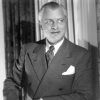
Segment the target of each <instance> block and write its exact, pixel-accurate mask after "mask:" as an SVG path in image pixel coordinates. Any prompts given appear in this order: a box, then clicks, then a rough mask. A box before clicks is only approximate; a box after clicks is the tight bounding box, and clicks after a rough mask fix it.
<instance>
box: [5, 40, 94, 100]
mask: <svg viewBox="0 0 100 100" xmlns="http://www.w3.org/2000/svg"><path fill="white" fill-rule="evenodd" d="M70 66H73V67H74V68H75V73H72V74H68V75H62V73H63V72H66V71H67V69H68V68H69V67H70ZM92 86H93V85H92V68H91V60H90V55H89V53H88V51H87V50H85V49H83V48H82V47H79V46H77V45H75V44H73V43H71V42H69V41H68V40H66V39H65V40H64V43H63V44H62V46H61V47H60V49H59V50H58V52H57V53H56V55H55V56H54V58H53V60H52V62H51V63H50V64H49V65H48V66H47V63H46V59H45V44H44V43H43V42H41V41H40V42H37V43H31V44H27V45H24V46H23V47H22V49H21V53H20V56H19V59H18V60H16V62H15V65H14V67H13V71H12V72H11V73H9V75H8V77H7V79H6V80H5V84H4V95H5V96H7V98H8V99H7V100H18V96H19V90H20V89H21V88H22V87H24V89H25V91H26V92H27V93H28V95H29V96H30V97H31V98H32V99H33V100H35V99H39V98H43V99H44V100H91V98H92V95H93V94H92V93H93V90H92V89H93V87H92ZM9 98H10V99H9Z"/></svg>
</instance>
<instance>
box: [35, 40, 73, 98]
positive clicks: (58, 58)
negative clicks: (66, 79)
mask: <svg viewBox="0 0 100 100" xmlns="http://www.w3.org/2000/svg"><path fill="white" fill-rule="evenodd" d="M71 61H72V60H71V49H70V43H69V41H67V40H66V39H65V40H64V42H63V44H62V46H61V47H60V48H59V50H58V52H57V53H56V55H55V57H54V58H53V60H52V62H51V63H50V64H49V66H48V70H47V72H46V74H45V76H44V78H43V80H42V82H41V84H40V86H39V89H38V91H37V94H36V97H38V96H45V94H48V89H49V87H50V86H51V85H50V83H51V84H52V85H53V84H54V83H53V82H55V81H56V82H57V81H58V79H59V77H60V76H59V75H61V74H62V72H64V71H65V70H67V69H68V67H69V66H70V64H71ZM57 77H58V78H57ZM62 84H63V82H62ZM57 85H58V86H60V85H61V83H59V82H58V84H57ZM44 91H45V92H44ZM51 94H52V91H51Z"/></svg>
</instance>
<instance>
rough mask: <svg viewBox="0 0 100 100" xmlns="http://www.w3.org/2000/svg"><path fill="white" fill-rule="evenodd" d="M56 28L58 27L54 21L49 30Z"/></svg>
mask: <svg viewBox="0 0 100 100" xmlns="http://www.w3.org/2000/svg"><path fill="white" fill-rule="evenodd" d="M57 27H58V25H57V22H56V21H54V22H53V23H52V25H51V28H52V29H57Z"/></svg>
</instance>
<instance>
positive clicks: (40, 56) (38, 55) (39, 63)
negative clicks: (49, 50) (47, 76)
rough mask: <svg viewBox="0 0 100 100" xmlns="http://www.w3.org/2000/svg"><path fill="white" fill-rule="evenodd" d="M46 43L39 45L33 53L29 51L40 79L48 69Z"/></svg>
mask: <svg viewBox="0 0 100 100" xmlns="http://www.w3.org/2000/svg"><path fill="white" fill-rule="evenodd" d="M44 53H45V45H43V44H41V45H38V46H37V47H36V48H35V49H34V50H33V52H32V53H29V57H30V60H31V63H32V67H33V69H34V72H35V74H36V76H37V78H38V79H39V80H41V78H42V76H43V75H44V73H45V72H46V70H47V64H46V60H45V54H44Z"/></svg>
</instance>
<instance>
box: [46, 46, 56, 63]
mask: <svg viewBox="0 0 100 100" xmlns="http://www.w3.org/2000/svg"><path fill="white" fill-rule="evenodd" d="M53 50H54V46H50V47H49V50H48V51H47V52H46V59H47V64H49V63H50V62H51V61H52V59H53V57H54V52H53Z"/></svg>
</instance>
